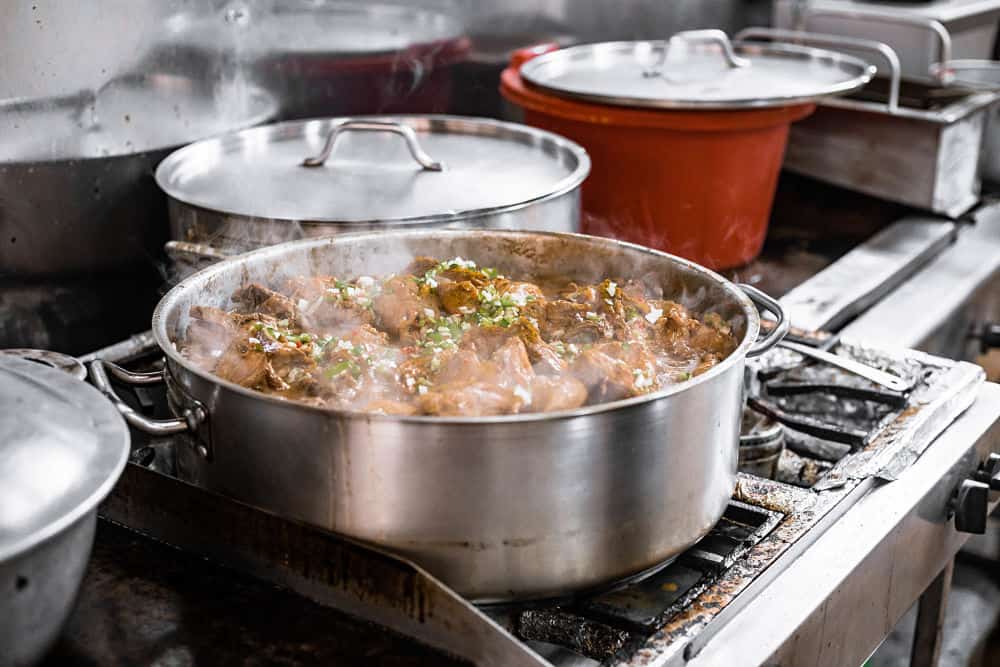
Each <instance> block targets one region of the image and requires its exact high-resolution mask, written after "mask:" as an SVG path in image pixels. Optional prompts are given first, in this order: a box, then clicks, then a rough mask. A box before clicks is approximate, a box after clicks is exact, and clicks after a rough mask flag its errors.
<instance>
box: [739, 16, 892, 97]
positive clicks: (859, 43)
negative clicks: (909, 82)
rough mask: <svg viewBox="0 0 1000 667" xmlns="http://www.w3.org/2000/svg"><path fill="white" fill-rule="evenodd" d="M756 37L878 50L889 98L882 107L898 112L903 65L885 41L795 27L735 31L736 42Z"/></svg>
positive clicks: (755, 38)
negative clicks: (886, 70)
mask: <svg viewBox="0 0 1000 667" xmlns="http://www.w3.org/2000/svg"><path fill="white" fill-rule="evenodd" d="M758 39H780V40H787V41H789V42H795V41H798V42H802V43H803V44H815V45H817V46H825V47H844V46H846V47H849V48H852V49H858V50H861V51H868V52H869V53H877V54H878V55H880V56H882V58H883V59H884V60H885V61H886V63H887V64H888V65H889V101H888V102H887V103H886V104H885V109H886V111H888V112H889V113H890V114H895V113H897V112H898V111H899V82H900V79H901V78H902V74H901V72H902V67H901V66H900V64H899V56H897V55H896V51H895V50H893V48H892V47H891V46H889V45H888V44H884V43H883V42H876V41H874V40H871V39H860V38H858V37H845V36H843V35H823V34H819V33H812V32H801V31H798V30H784V29H781V28H746V29H745V30H741V31H740V32H738V33H736V38H735V41H737V42H741V41H746V40H758ZM879 106H881V105H879Z"/></svg>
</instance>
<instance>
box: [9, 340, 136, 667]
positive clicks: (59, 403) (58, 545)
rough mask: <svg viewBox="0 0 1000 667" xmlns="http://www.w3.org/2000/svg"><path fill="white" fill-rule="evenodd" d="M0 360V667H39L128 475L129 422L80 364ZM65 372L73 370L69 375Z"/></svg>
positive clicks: (18, 357)
mask: <svg viewBox="0 0 1000 667" xmlns="http://www.w3.org/2000/svg"><path fill="white" fill-rule="evenodd" d="M10 352H11V354H4V355H0V407H2V409H0V507H2V508H3V511H2V512H0V590H3V595H0V665H3V666H4V667H6V666H7V665H15V666H20V665H29V664H34V663H35V662H37V661H38V660H39V659H40V658H42V656H43V655H44V653H45V651H46V650H48V648H49V647H50V646H51V645H52V643H53V642H54V641H55V639H56V637H57V636H58V634H59V631H60V629H61V628H62V626H63V623H64V622H65V621H66V618H67V617H68V616H69V613H70V611H71V609H72V608H73V601H74V600H75V598H76V593H77V590H78V589H79V586H80V582H81V580H82V579H83V575H84V571H85V570H86V566H87V560H88V559H89V557H90V550H91V547H92V545H93V542H94V528H95V525H96V522H97V505H98V503H100V502H101V501H102V500H103V499H104V498H105V497H106V496H107V495H108V493H109V492H110V491H111V488H112V487H113V486H114V484H115V482H117V481H118V477H119V476H120V475H121V473H122V470H123V469H124V467H125V460H126V458H127V457H128V453H129V432H128V428H127V426H126V425H125V421H124V420H123V419H122V416H121V415H120V414H119V413H118V411H116V410H115V408H114V407H113V406H112V405H111V403H110V402H108V401H107V400H106V399H105V398H104V397H103V396H101V394H100V393H98V391H97V390H95V389H94V388H93V387H91V386H89V385H88V384H86V383H85V382H83V377H82V376H83V375H84V369H83V367H82V366H81V365H80V364H79V363H78V362H73V363H70V364H68V365H65V366H64V365H62V364H63V363H64V362H67V361H69V358H65V359H59V358H58V356H59V355H55V356H53V355H52V354H46V353H39V351H31V350H17V351H10ZM64 369H65V370H64Z"/></svg>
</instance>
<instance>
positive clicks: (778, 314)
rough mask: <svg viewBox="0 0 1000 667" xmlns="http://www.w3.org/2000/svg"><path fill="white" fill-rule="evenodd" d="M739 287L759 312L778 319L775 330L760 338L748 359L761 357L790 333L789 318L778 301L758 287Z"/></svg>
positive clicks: (748, 354) (752, 346)
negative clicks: (765, 312) (764, 312)
mask: <svg viewBox="0 0 1000 667" xmlns="http://www.w3.org/2000/svg"><path fill="white" fill-rule="evenodd" d="M738 287H739V288H740V289H741V290H743V293H744V294H746V295H747V297H748V298H749V299H750V300H751V301H753V304H754V305H755V306H757V309H758V310H764V311H767V312H769V313H771V314H772V315H774V317H775V319H776V323H775V326H774V329H773V330H772V331H771V333H769V334H767V335H766V336H764V337H763V338H760V339H758V340H757V342H755V343H754V344H753V345H751V346H750V349H749V350H748V351H747V357H759V356H760V355H762V354H764V353H765V352H767V351H768V350H770V349H771V348H772V347H774V346H775V345H777V344H778V343H780V342H781V340H782V339H783V338H784V337H785V334H787V333H788V328H789V325H790V323H789V321H788V317H787V316H786V315H785V310H784V309H783V308H782V307H781V304H780V303H778V301H777V300H776V299H772V298H771V297H769V296H768V295H767V294H764V293H763V292H761V291H760V290H759V289H757V288H756V287H753V286H751V285H743V284H741V285H738Z"/></svg>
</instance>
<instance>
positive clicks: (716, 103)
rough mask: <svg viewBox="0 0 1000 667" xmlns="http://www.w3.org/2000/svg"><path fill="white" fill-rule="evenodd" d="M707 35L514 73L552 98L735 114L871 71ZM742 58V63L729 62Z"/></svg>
mask: <svg viewBox="0 0 1000 667" xmlns="http://www.w3.org/2000/svg"><path fill="white" fill-rule="evenodd" d="M712 33H713V36H714V37H713V39H712V40H709V41H707V42H706V41H705V40H704V39H703V34H702V31H694V36H693V37H692V38H689V37H688V35H689V34H690V33H684V32H681V33H678V34H677V35H675V36H674V37H673V38H671V39H670V40H669V41H655V42H604V43H599V44H587V45H582V46H572V47H569V48H566V49H559V50H556V51H553V52H551V53H547V54H544V55H541V56H538V57H535V58H532V59H531V60H529V61H528V62H526V63H525V64H524V65H522V66H521V76H522V78H523V79H524V80H525V81H526V82H527V83H528V84H530V85H532V86H534V87H537V88H540V89H542V90H544V91H546V92H549V93H552V94H554V95H556V96H561V97H570V98H573V99H581V100H585V101H589V102H596V103H603V104H613V105H617V106H629V107H651V108H666V109H690V108H706V109H740V108H761V107H773V106H788V105H792V104H799V103H803V102H810V101H814V100H816V99H819V98H821V97H824V96H827V95H839V94H844V93H849V92H851V91H853V90H856V89H858V88H860V87H861V86H863V85H864V84H865V83H867V82H868V81H869V80H870V79H871V77H872V76H874V74H875V70H874V68H873V67H871V66H870V65H868V64H866V63H864V62H863V61H861V60H858V59H857V58H854V57H852V56H845V55H842V54H839V53H835V52H833V51H823V50H820V49H812V48H805V47H801V46H794V45H789V44H737V45H736V46H735V48H734V47H733V46H732V45H730V44H729V40H728V39H725V35H724V33H721V31H712ZM720 35H721V37H720ZM723 40H724V41H723ZM720 44H722V45H723V46H720ZM680 47H685V48H680ZM733 50H735V52H736V53H738V54H739V56H738V57H739V58H740V59H739V60H736V61H732V62H730V58H728V57H727V55H726V54H727V53H731V52H732V51H733ZM746 61H749V64H748V65H738V64H734V63H742V62H746Z"/></svg>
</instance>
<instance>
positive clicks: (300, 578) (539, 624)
mask: <svg viewBox="0 0 1000 667" xmlns="http://www.w3.org/2000/svg"><path fill="white" fill-rule="evenodd" d="M802 340H804V341H806V342H809V343H810V344H813V345H815V346H817V347H821V348H824V349H833V350H835V351H836V352H837V353H838V354H841V355H846V356H849V357H852V358H854V359H857V360H859V361H863V362H865V363H867V364H869V365H873V366H875V367H879V368H883V369H887V370H891V371H893V372H894V373H896V374H897V375H899V376H900V377H903V378H905V379H907V380H908V381H909V382H910V383H911V385H912V389H911V390H910V391H909V392H907V393H905V394H901V393H892V392H887V391H883V390H879V389H878V388H876V387H873V386H872V385H870V384H869V383H867V382H866V381H863V380H859V378H857V377H855V376H852V375H850V374H847V373H845V372H843V371H839V370H836V369H832V368H830V367H826V366H824V365H822V364H816V363H805V360H804V359H803V358H802V357H800V356H799V355H797V354H796V353H794V352H788V351H785V350H780V349H779V350H775V351H772V352H771V353H769V354H768V355H766V356H765V357H763V358H762V359H761V360H759V361H758V362H757V363H756V364H755V365H754V366H752V367H751V374H752V375H753V381H752V382H751V386H752V391H751V396H750V399H749V403H750V405H751V406H752V407H754V408H756V409H757V410H758V411H759V412H758V413H757V414H760V413H765V414H766V415H767V416H768V417H769V418H770V419H772V420H774V421H777V423H779V424H780V425H781V426H780V429H779V430H780V432H781V436H782V438H781V440H782V441H783V443H784V448H783V449H779V459H778V462H777V465H775V466H773V468H772V469H773V472H774V475H775V477H776V479H768V478H766V477H761V476H759V475H754V474H746V473H741V474H740V475H739V478H738V482H737V486H736V490H735V493H734V495H733V500H732V501H731V503H730V505H729V507H728V508H727V510H726V512H725V514H724V516H723V517H722V519H721V520H720V521H719V523H718V524H717V525H716V526H715V528H714V529H713V530H712V531H711V533H710V534H709V535H708V536H706V537H705V538H704V539H703V540H702V541H701V542H699V543H698V544H696V545H695V546H694V547H692V548H691V549H689V550H688V551H686V552H685V553H683V554H682V555H681V556H680V557H679V558H677V559H676V560H674V561H673V562H671V563H667V564H665V565H663V566H661V567H660V568H655V569H654V571H651V572H646V573H643V575H641V576H639V577H636V578H635V579H633V580H630V581H627V582H619V583H618V584H617V585H615V586H614V587H611V588H609V589H605V590H600V591H592V592H589V593H586V594H581V595H578V596H574V597H571V598H566V599H560V600H552V601H547V602H533V603H530V604H518V605H502V606H485V607H477V606H475V605H472V604H470V603H469V602H467V601H466V600H464V599H462V598H461V597H460V596H459V595H457V594H456V593H454V592H453V591H451V590H450V589H448V588H447V587H445V586H444V585H443V584H442V583H440V582H439V581H437V580H436V579H434V578H433V577H432V576H430V575H429V574H427V573H426V572H425V571H423V570H422V569H421V568H420V567H419V566H417V565H415V564H413V563H411V562H408V561H406V560H404V559H402V558H399V557H397V556H395V555H393V554H390V553H387V552H385V551H383V550H381V549H378V548H377V547H373V546H371V545H368V544H362V543H359V542H356V541H353V540H350V539H347V538H344V537H341V536H338V535H334V534H331V533H328V532H325V531H323V530H319V529H316V528H312V527H310V526H307V525H304V524H300V523H296V522H292V521H288V520H285V519H282V518H280V517H277V516H274V515H271V514H267V513H264V512H262V511H260V510H256V509H254V508H252V507H249V506H246V505H243V504H241V503H239V502H237V501H234V500H231V499H229V498H225V497H222V496H219V495H215V494H212V493H209V492H207V491H204V490H202V489H200V488H197V487H195V486H192V485H189V484H187V483H185V482H182V481H180V480H179V479H177V478H176V477H175V474H176V473H175V469H174V461H173V453H174V451H175V450H176V448H177V447H185V446H192V445H191V444H189V443H187V442H186V441H185V440H184V436H172V437H170V438H160V439H156V440H149V439H148V438H146V439H143V438H144V436H142V435H141V434H138V433H135V434H133V436H134V440H133V454H132V461H131V463H130V465H129V466H128V469H127V470H126V472H125V475H124V476H123V478H122V480H121V482H120V483H119V484H118V486H117V487H116V489H115V491H114V492H113V493H112V495H111V496H110V497H109V499H108V500H107V501H106V503H105V504H104V505H103V507H102V508H101V516H102V517H104V518H105V519H107V520H109V521H112V522H115V523H118V524H121V525H123V526H126V527H128V528H130V529H131V530H134V531H136V532H139V533H142V534H144V535H147V536H149V537H152V538H154V539H156V540H159V541H162V542H165V543H167V544H170V545H173V546H176V547H178V548H180V549H181V550H183V551H186V552H190V553H193V554H197V555H199V556H204V557H206V558H208V559H209V560H212V561H215V562H218V563H221V564H223V565H225V566H227V567H230V568H234V569H236V570H242V571H244V572H246V573H248V574H250V575H252V576H253V577H257V578H260V579H263V580H265V581H267V582H270V583H273V584H277V585H279V586H281V587H283V588H287V589H290V590H291V591H294V592H296V593H298V594H300V595H302V596H304V597H306V598H309V599H311V600H314V601H317V602H319V603H320V604H322V605H328V606H330V607H333V608H335V609H338V610H340V611H343V612H346V613H348V614H350V615H352V616H356V617H360V618H362V619H365V620H368V621H371V622H374V623H377V624H379V625H381V626H384V627H387V628H389V629H391V630H394V631H395V632H397V633H400V634H401V635H403V636H405V637H409V638H410V639H411V640H412V641H414V642H416V644H423V645H427V646H430V647H432V648H434V649H438V650H441V651H444V652H446V653H448V654H450V655H454V656H458V657H459V658H462V659H466V660H470V661H473V662H474V663H476V664H484V665H520V664H523V665H546V664H548V665H554V666H560V667H561V666H569V665H622V666H624V665H648V664H662V665H673V664H683V663H685V662H688V661H705V660H707V657H703V656H709V655H711V654H712V653H713V652H714V651H715V650H716V649H718V648H720V644H719V642H718V641H716V640H714V638H715V637H716V636H718V635H721V634H725V633H726V632H727V631H728V629H729V628H730V626H732V625H733V624H734V623H736V622H742V621H743V620H744V618H745V616H746V614H747V613H748V612H747V610H748V609H749V608H751V607H753V606H754V605H758V604H762V602H761V600H763V599H769V598H771V597H773V595H774V594H775V591H776V590H778V588H777V587H779V586H781V584H780V583H779V582H781V581H782V580H783V579H784V578H785V577H787V576H789V573H790V572H792V571H793V570H794V566H795V565H796V564H797V563H799V562H800V561H802V559H804V558H808V557H810V556H811V555H812V554H814V552H815V550H816V549H817V548H818V547H817V546H816V545H817V544H818V543H819V542H821V541H822V540H824V539H827V536H828V535H829V534H831V531H833V530H834V529H836V528H838V527H839V526H841V525H842V524H843V522H844V521H848V520H853V518H854V517H855V515H856V514H857V513H858V512H859V511H862V510H861V508H863V507H866V506H870V505H871V503H872V502H873V500H872V499H882V498H887V497H889V496H887V493H888V494H889V495H893V494H891V489H893V488H894V487H896V486H899V485H901V483H909V480H911V479H912V476H913V475H914V474H915V473H914V472H913V470H912V469H915V468H918V467H920V464H921V463H922V459H923V458H924V454H925V451H926V450H930V451H933V452H938V450H939V449H940V447H941V446H940V444H937V443H935V439H936V438H938V436H939V435H941V434H942V433H944V434H945V436H944V437H942V438H941V440H947V439H948V437H947V436H950V435H951V434H953V433H956V432H957V431H958V432H961V433H962V438H961V446H962V447H964V450H963V451H962V452H960V456H959V457H958V460H956V461H953V462H952V464H951V466H950V467H949V468H948V469H947V470H948V472H947V473H945V474H942V470H941V469H939V470H937V471H936V472H937V475H936V477H935V483H934V486H935V488H934V489H933V494H932V495H933V496H934V500H933V503H931V504H933V505H934V506H933V507H930V508H929V507H928V505H927V503H928V502H930V501H927V502H925V503H923V504H921V500H922V499H924V497H925V496H924V495H916V496H910V495H906V494H902V495H901V494H894V502H891V503H888V504H886V506H885V507H882V509H883V510H884V512H887V513H888V516H891V517H893V518H895V519H896V521H895V523H893V522H892V521H889V522H888V523H887V524H886V526H885V529H884V531H883V532H879V531H877V530H875V531H870V532H872V533H874V537H873V539H875V538H878V539H879V542H878V543H877V544H876V545H875V546H873V552H874V550H877V547H878V545H881V544H882V543H883V542H886V541H889V542H892V543H893V544H895V543H900V544H902V543H905V542H906V541H907V540H908V539H909V538H910V533H913V535H918V533H920V532H922V533H928V532H929V530H930V527H932V528H933V530H934V531H936V533H939V534H940V536H941V539H940V541H941V542H942V543H943V544H947V545H950V546H954V549H953V550H952V551H951V552H950V553H947V554H945V555H947V556H948V558H949V559H950V556H951V555H953V553H954V550H957V546H955V545H956V544H958V543H959V542H960V539H961V537H960V535H959V534H958V533H957V532H956V527H957V528H958V529H962V530H966V531H976V530H979V524H980V523H982V524H983V525H985V519H986V515H987V511H988V508H987V505H988V504H989V502H990V499H989V497H988V495H984V494H982V493H981V490H982V488H986V489H987V494H988V487H984V485H983V484H981V483H979V482H974V481H966V482H964V484H963V483H960V482H961V481H962V480H966V478H968V479H970V480H971V479H972V478H973V477H975V471H976V470H977V467H978V465H979V463H980V462H981V461H985V460H986V458H987V456H988V455H989V454H990V453H992V451H993V448H994V446H996V448H997V450H998V451H1000V438H998V435H1000V424H998V419H1000V388H998V387H994V386H992V385H984V384H983V372H982V370H981V369H980V368H979V367H977V366H974V365H972V364H968V363H963V362H954V361H948V360H945V359H941V358H938V357H933V356H930V355H927V354H924V353H920V352H915V351H893V352H886V351H879V350H874V349H871V348H868V347H865V346H863V345H858V344H852V343H849V342H845V341H841V340H840V339H839V338H838V337H836V336H828V335H827V336H823V335H819V336H815V335H814V336H806V337H803V339H802ZM141 342H142V341H138V343H141ZM146 342H147V343H148V341H146ZM142 347H143V346H142V345H138V344H137V345H133V346H132V349H128V346H125V347H124V348H123V347H119V348H118V354H119V355H120V357H123V358H124V357H131V358H133V359H135V358H137V357H138V363H139V364H142V363H144V361H147V362H148V361H150V360H152V363H153V364H154V365H155V363H156V362H155V355H153V356H152V357H149V356H147V357H146V359H145V360H144V359H143V357H142V355H141V354H140V352H141V348H142ZM145 349H146V350H149V349H150V348H149V347H148V346H146V347H145ZM105 356H106V353H105ZM161 389H162V388H158V387H155V386H142V387H138V388H137V389H136V390H135V393H134V395H131V396H130V398H129V400H130V401H131V402H132V404H133V406H134V407H135V408H136V409H139V410H143V411H145V412H147V413H148V414H151V415H156V414H158V413H160V414H162V413H164V412H165V411H166V410H167V407H166V401H165V396H164V392H162V391H161ZM970 405H972V406H973V407H972V408H971V409H970ZM956 419H957V420H958V422H957V423H953V422H955V420H956ZM768 423H770V424H771V426H770V427H767V428H765V429H764V430H773V428H774V427H773V422H768ZM746 425H747V429H748V431H750V432H748V434H747V435H748V436H749V438H748V439H747V443H746V444H749V445H750V446H752V445H753V444H754V443H756V442H757V440H755V439H754V437H753V436H754V432H753V431H754V429H755V428H757V429H758V430H759V428H760V424H759V423H758V421H757V420H754V419H747V420H746ZM932 443H935V444H934V445H933V446H932ZM994 443H998V444H997V445H994ZM991 465H992V464H991ZM758 472H759V470H758ZM997 472H1000V467H998V468H997ZM984 474H985V473H980V475H979V476H980V478H983V475H984ZM998 479H1000V478H998ZM882 487H884V488H882ZM925 495H926V494H925ZM953 495H954V496H955V498H954V499H953V498H952V496H953ZM994 502H995V501H994ZM880 504H881V503H880ZM928 509H930V510H932V515H928ZM868 511H869V510H864V511H862V513H863V514H866V513H867V512H868ZM952 515H954V517H955V518H954V519H952V518H951V517H952ZM195 517H196V519H195V520H192V519H193V518H195ZM914 517H918V518H914ZM867 518H868V520H869V521H870V520H871V519H872V518H874V517H872V516H868V517H867ZM879 518H882V517H879ZM928 521H929V523H928ZM911 524H912V525H911ZM929 526H930V527H929ZM914 531H916V532H914ZM848 537H849V536H848ZM928 544H930V542H928ZM849 546H850V545H846V544H842V545H840V546H838V547H837V548H835V549H834V550H833V551H829V550H828V549H824V551H825V552H826V553H827V555H831V554H842V553H843V552H844V550H845V549H847V548H848V547H849ZM935 549H937V547H935ZM935 549H930V551H931V552H933V553H931V554H929V556H930V557H928V556H925V555H921V556H919V557H918V558H914V557H913V556H911V557H910V560H911V563H910V565H909V566H908V567H910V568H911V569H914V570H917V569H919V568H917V567H916V566H915V563H919V564H921V565H926V567H929V568H930V570H933V571H932V572H931V573H930V575H931V576H933V575H934V574H936V573H937V572H938V570H940V569H941V567H943V566H944V565H943V564H941V566H940V567H938V569H934V567H935V565H936V564H937V561H938V560H940V558H937V555H938V554H937V552H936V551H935ZM938 550H939V551H940V549H938ZM834 560H836V559H834ZM914 562H915V563H914ZM824 576H825V575H824ZM848 581H850V579H848ZM827 583H830V582H827ZM926 587H927V582H923V583H921V580H920V579H919V578H916V579H912V578H910V579H907V581H906V582H902V583H900V584H897V586H896V587H895V588H893V589H892V591H891V592H892V594H893V595H896V596H899V595H900V592H899V590H898V589H900V588H907V590H908V592H909V594H910V595H911V596H910V597H909V601H910V602H912V601H913V600H914V599H916V598H917V597H918V596H919V595H920V593H921V592H922V591H923V590H924V588H926ZM883 588H884V586H883ZM879 590H880V589H879V588H878V587H873V590H872V591H870V592H869V595H870V596H871V598H874V597H875V596H876V594H877V593H878V592H879ZM811 593H812V591H810V590H808V589H804V590H786V591H785V594H787V595H789V596H791V597H795V598H796V599H801V598H808V597H809V596H810V594H811ZM903 597H906V596H905V595H904V596H903ZM833 600H835V598H834V597H832V593H831V597H829V598H828V599H823V600H821V601H820V602H822V604H832V602H831V601H833ZM889 602H892V601H890V600H887V601H886V603H885V604H886V608H885V609H884V611H885V613H887V614H888V613H890V611H891V610H890V609H889V607H888V605H889ZM879 604H880V605H881V603H879ZM896 606H897V607H898V604H897V605H896ZM905 609H906V607H905V606H904V607H902V608H901V609H899V614H901V613H902V612H903V611H905ZM810 619H811V616H809V615H808V614H806V615H805V616H803V617H802V619H800V620H801V621H802V623H801V624H800V625H798V626H796V627H795V630H794V632H790V633H788V634H787V635H786V636H785V637H784V641H783V642H780V643H779V644H778V645H777V646H775V647H773V649H774V651H776V652H781V651H785V652H788V651H792V652H793V653H791V654H790V655H797V654H795V653H794V651H796V650H797V649H796V648H795V647H796V646H798V645H800V644H801V643H802V642H803V641H804V638H807V639H808V640H809V641H819V640H820V637H821V635H820V636H812V635H810V634H809V633H810V632H812V633H816V632H820V633H822V632H823V631H824V630H825V629H827V628H826V626H825V625H824V624H823V623H819V622H816V621H811V622H812V625H808V622H810ZM889 627H890V628H891V624H890V626H889ZM763 630H764V628H761V629H760V631H761V632H762V631H763ZM887 632H888V629H886V630H885V632H884V633H882V635H878V636H872V637H871V638H870V641H869V643H865V642H864V641H860V642H858V643H856V644H854V645H853V647H852V650H854V651H855V652H856V653H857V655H856V656H855V655H854V653H838V654H837V656H838V659H840V658H845V657H850V658H852V659H853V658H854V657H857V662H858V663H860V662H862V661H863V660H864V658H865V657H867V655H868V653H870V652H871V651H872V650H873V649H874V648H875V647H876V646H877V644H878V642H879V641H880V640H881V639H882V637H883V636H884V634H885V633H887ZM757 634H759V632H758V633H757ZM860 636H861V637H863V638H864V639H865V640H869V638H868V637H867V636H866V635H864V634H863V633H862V634H861V635H860ZM871 642H874V643H871ZM845 650H846V649H845ZM865 651H867V653H866V652H865ZM763 657H766V656H763ZM824 660H826V658H824ZM793 662H794V661H793ZM848 662H850V660H844V661H840V662H830V663H829V664H846V663H848ZM703 664H718V663H716V662H714V661H713V660H708V661H707V662H703ZM733 664H736V663H733Z"/></svg>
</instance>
